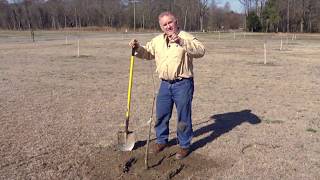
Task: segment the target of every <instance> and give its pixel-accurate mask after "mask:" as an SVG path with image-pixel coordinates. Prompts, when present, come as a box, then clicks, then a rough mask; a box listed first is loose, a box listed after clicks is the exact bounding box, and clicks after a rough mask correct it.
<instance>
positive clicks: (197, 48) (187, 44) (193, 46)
mask: <svg viewBox="0 0 320 180" xmlns="http://www.w3.org/2000/svg"><path fill="white" fill-rule="evenodd" d="M182 46H183V47H184V48H185V50H186V52H187V53H188V55H189V56H190V57H193V58H201V57H203V56H204V54H205V47H204V45H203V44H202V43H201V42H200V41H199V40H198V39H197V38H195V37H192V38H190V39H189V38H188V39H183V45H182Z"/></svg>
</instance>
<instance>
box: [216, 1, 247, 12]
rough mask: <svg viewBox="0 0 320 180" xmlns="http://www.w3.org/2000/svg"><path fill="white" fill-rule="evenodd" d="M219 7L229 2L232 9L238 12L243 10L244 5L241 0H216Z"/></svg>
mask: <svg viewBox="0 0 320 180" xmlns="http://www.w3.org/2000/svg"><path fill="white" fill-rule="evenodd" d="M215 1H216V3H217V4H218V6H219V7H223V6H224V5H225V4H226V2H229V3H230V5H231V10H233V11H236V12H242V5H241V4H240V2H239V0H215Z"/></svg>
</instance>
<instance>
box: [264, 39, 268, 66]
mask: <svg viewBox="0 0 320 180" xmlns="http://www.w3.org/2000/svg"><path fill="white" fill-rule="evenodd" d="M264 64H267V44H266V42H265V43H264Z"/></svg>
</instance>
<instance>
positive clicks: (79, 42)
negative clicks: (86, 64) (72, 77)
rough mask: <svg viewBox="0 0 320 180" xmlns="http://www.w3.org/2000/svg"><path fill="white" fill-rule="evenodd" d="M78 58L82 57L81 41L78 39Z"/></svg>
mask: <svg viewBox="0 0 320 180" xmlns="http://www.w3.org/2000/svg"><path fill="white" fill-rule="evenodd" d="M77 57H80V40H79V39H78V56H77Z"/></svg>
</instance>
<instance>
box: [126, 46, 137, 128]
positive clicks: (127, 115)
mask: <svg viewBox="0 0 320 180" xmlns="http://www.w3.org/2000/svg"><path fill="white" fill-rule="evenodd" d="M134 53H135V49H132V54H131V58H130V73H129V85H128V102H127V112H126V119H127V121H129V117H130V104H131V89H132V79H133V65H134ZM127 124H128V122H126V126H127Z"/></svg>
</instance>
